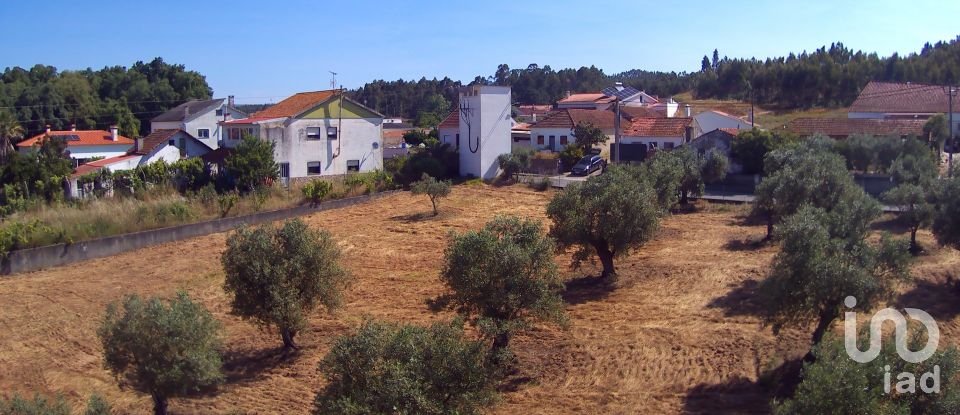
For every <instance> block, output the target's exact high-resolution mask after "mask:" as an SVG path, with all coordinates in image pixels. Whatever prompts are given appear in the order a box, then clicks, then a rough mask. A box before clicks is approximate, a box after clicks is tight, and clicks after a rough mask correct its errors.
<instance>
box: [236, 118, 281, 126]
mask: <svg viewBox="0 0 960 415" xmlns="http://www.w3.org/2000/svg"><path fill="white" fill-rule="evenodd" d="M277 118H283V117H248V118H241V119H239V120H229V121H224V122H222V123H221V124H225V125H251V124H256V123H258V122H260V121H267V120H275V119H277Z"/></svg>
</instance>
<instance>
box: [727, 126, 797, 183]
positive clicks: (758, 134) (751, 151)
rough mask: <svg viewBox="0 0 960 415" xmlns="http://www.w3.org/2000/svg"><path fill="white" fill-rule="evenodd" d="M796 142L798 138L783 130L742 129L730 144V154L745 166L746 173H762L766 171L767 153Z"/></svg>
mask: <svg viewBox="0 0 960 415" xmlns="http://www.w3.org/2000/svg"><path fill="white" fill-rule="evenodd" d="M795 143H796V139H794V138H793V137H792V136H790V135H786V134H784V133H782V132H771V131H765V130H758V129H752V130H748V131H741V132H740V134H738V135H737V139H736V140H734V141H733V143H732V145H731V146H730V155H731V158H733V160H734V161H736V162H738V163H740V165H741V166H743V172H744V173H745V174H760V173H764V158H765V157H766V155H767V153H769V152H771V151H774V150H777V149H780V148H785V147H789V146H791V145H794V144H795ZM767 173H769V172H767Z"/></svg>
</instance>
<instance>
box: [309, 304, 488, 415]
mask: <svg viewBox="0 0 960 415" xmlns="http://www.w3.org/2000/svg"><path fill="white" fill-rule="evenodd" d="M320 370H321V372H323V374H324V376H325V377H326V379H327V386H326V387H325V388H324V389H323V390H322V391H320V392H319V393H318V394H317V397H316V401H315V404H314V410H313V413H314V414H377V413H382V414H386V413H391V414H438V415H439V414H479V413H480V412H481V409H482V408H483V407H485V406H487V405H489V404H491V403H492V402H493V400H494V398H495V396H496V389H495V382H494V381H495V369H494V368H491V367H489V366H488V365H487V363H486V360H485V353H484V345H483V344H482V343H480V342H476V341H470V340H467V339H466V338H465V337H464V335H463V323H462V322H457V321H455V322H453V323H435V324H433V325H432V326H430V327H418V326H411V325H395V324H389V323H377V322H371V321H367V322H365V323H364V324H363V325H362V326H361V327H360V329H359V330H358V331H357V332H356V334H353V335H350V336H346V337H341V338H340V339H338V340H337V341H336V343H334V345H333V347H332V348H331V350H330V352H329V353H327V355H326V357H324V358H323V361H322V362H321V363H320Z"/></svg>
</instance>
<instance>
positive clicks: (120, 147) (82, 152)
mask: <svg viewBox="0 0 960 415" xmlns="http://www.w3.org/2000/svg"><path fill="white" fill-rule="evenodd" d="M131 147H133V146H131V145H130V144H116V145H97V146H70V145H68V146H67V150H68V151H69V152H70V158H72V159H74V160H88V159H91V158H94V157H100V158H105V159H108V158H110V157H116V156H122V155H124V154H127V150H130V148H131ZM20 151H21V152H22V151H23V149H22V148H21V150H20ZM27 151H32V149H30V148H27Z"/></svg>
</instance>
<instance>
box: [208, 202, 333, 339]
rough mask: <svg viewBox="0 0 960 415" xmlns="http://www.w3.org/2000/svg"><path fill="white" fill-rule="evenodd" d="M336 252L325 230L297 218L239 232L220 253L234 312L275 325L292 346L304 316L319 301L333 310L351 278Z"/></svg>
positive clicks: (257, 321) (259, 321)
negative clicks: (275, 224)
mask: <svg viewBox="0 0 960 415" xmlns="http://www.w3.org/2000/svg"><path fill="white" fill-rule="evenodd" d="M340 254H341V253H340V248H339V247H338V246H337V243H336V241H334V240H333V238H332V237H331V236H330V234H329V233H328V232H326V231H322V230H315V229H311V228H310V227H308V226H307V224H305V223H303V221H302V220H300V219H293V220H288V221H286V222H284V223H283V225H282V226H280V227H279V228H273V227H270V226H260V227H257V228H254V229H249V228H248V229H240V230H238V231H237V232H236V233H234V234H233V235H230V237H229V238H227V250H226V251H225V252H224V253H223V255H222V256H221V262H222V263H223V269H224V271H225V272H226V278H225V281H224V290H225V291H226V292H227V293H228V294H230V295H231V296H232V298H231V301H230V306H231V308H232V310H233V313H235V314H236V315H239V316H240V317H243V318H244V319H250V320H253V321H254V322H255V323H257V324H258V325H260V326H261V327H262V328H269V327H273V326H275V327H277V328H278V329H279V330H280V337H281V339H282V340H283V346H284V347H285V348H288V349H292V348H296V347H297V344H296V342H295V341H294V337H295V336H296V335H297V333H298V332H299V331H300V330H302V329H303V328H304V327H305V326H306V320H307V316H308V315H309V314H310V313H311V312H312V311H313V310H314V309H316V308H317V307H318V306H320V305H323V306H324V307H326V308H327V310H332V309H333V308H335V307H336V306H337V305H339V303H340V299H341V296H342V293H343V290H344V289H345V288H346V286H347V285H348V282H349V274H348V273H347V272H346V271H345V270H344V269H343V268H342V267H341V265H340Z"/></svg>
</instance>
